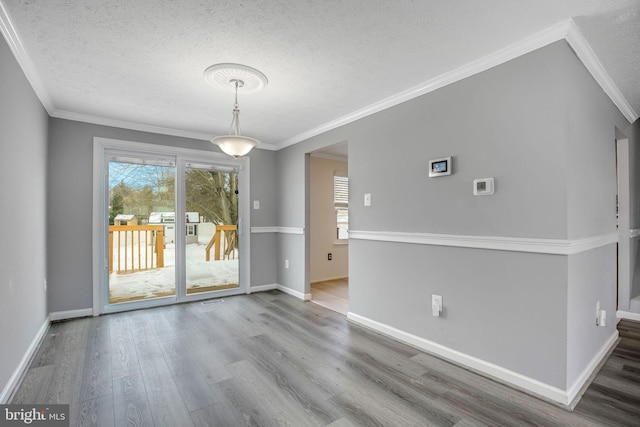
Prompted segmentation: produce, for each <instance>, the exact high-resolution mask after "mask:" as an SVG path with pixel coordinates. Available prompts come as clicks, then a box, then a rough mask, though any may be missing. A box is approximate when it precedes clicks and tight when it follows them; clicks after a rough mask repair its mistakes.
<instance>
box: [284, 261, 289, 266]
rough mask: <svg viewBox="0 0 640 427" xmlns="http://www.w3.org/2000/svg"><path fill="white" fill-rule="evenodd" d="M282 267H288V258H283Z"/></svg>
mask: <svg viewBox="0 0 640 427" xmlns="http://www.w3.org/2000/svg"><path fill="white" fill-rule="evenodd" d="M284 268H289V260H288V259H285V260H284Z"/></svg>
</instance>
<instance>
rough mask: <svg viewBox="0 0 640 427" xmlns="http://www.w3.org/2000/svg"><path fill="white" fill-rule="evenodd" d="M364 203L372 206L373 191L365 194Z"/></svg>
mask: <svg viewBox="0 0 640 427" xmlns="http://www.w3.org/2000/svg"><path fill="white" fill-rule="evenodd" d="M364 205H365V206H371V193H365V195H364Z"/></svg>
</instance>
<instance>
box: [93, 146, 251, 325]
mask: <svg viewBox="0 0 640 427" xmlns="http://www.w3.org/2000/svg"><path fill="white" fill-rule="evenodd" d="M107 150H122V151H129V152H132V151H134V152H139V153H141V154H143V155H144V154H147V155H158V156H169V157H174V158H175V160H176V174H178V173H179V172H180V170H183V169H184V166H183V165H184V161H185V160H192V161H193V160H196V159H197V160H199V161H201V162H212V163H216V164H222V165H229V166H234V167H237V168H238V169H239V173H238V190H239V195H238V202H239V203H238V205H239V212H238V239H239V243H240V248H241V251H242V253H241V255H240V256H239V262H240V265H239V275H240V277H239V279H240V283H239V285H240V286H239V287H238V288H236V289H229V290H223V291H218V292H215V293H202V294H193V295H186V294H185V292H183V291H180V290H179V288H180V286H178V283H176V295H175V296H172V297H166V298H154V299H150V300H141V301H133V302H128V303H122V304H120V305H109V303H108V290H107V287H106V286H105V283H106V282H108V274H109V273H108V269H109V266H108V254H107V238H106V236H107V228H106V227H107V206H108V200H107V196H106V194H108V192H107V191H106V189H107V188H108V185H109V184H108V182H107V172H106V169H105V165H106V161H107V156H106V155H105V152H106V151H107ZM249 166H250V160H249V158H248V157H243V158H241V159H233V158H231V157H229V156H226V155H224V154H220V153H216V152H211V151H205V150H194V149H188V148H179V147H172V146H165V145H156V144H148V143H141V142H133V141H123V140H116V139H108V138H100V137H95V138H93V246H92V247H93V254H92V257H93V315H94V316H98V315H100V314H103V313H110V312H116V311H125V310H135V309H138V308H146V307H154V306H159V305H169V304H174V303H176V302H184V301H195V300H202V299H208V298H212V297H215V298H218V297H222V296H228V295H236V294H241V293H247V292H248V291H249V286H250V283H251V281H250V268H249V266H250V265H251V264H250V253H251V249H250V234H249V229H250V218H249V215H250V209H249V203H250V194H249V191H250V182H249V177H250V173H249V172H250V171H249ZM177 176H180V175H177ZM179 185H183V183H182V182H180V183H179ZM178 199H179V200H178ZM178 203H182V204H178ZM183 205H184V195H182V192H180V191H176V209H178V207H179V206H183ZM176 219H177V220H178V223H177V224H176V229H177V230H181V229H182V228H180V223H179V222H180V215H176ZM182 222H184V219H183V220H182ZM182 226H184V224H182ZM178 234H181V233H177V235H178ZM177 235H176V237H177ZM176 258H177V259H176V263H177V262H179V260H180V258H178V254H176Z"/></svg>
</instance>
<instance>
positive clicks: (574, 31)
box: [565, 20, 638, 123]
mask: <svg viewBox="0 0 640 427" xmlns="http://www.w3.org/2000/svg"><path fill="white" fill-rule="evenodd" d="M565 39H566V40H567V43H569V46H571V48H572V49H573V50H574V52H575V53H576V55H578V58H579V59H580V61H581V62H582V64H583V65H584V66H585V68H586V69H587V70H588V71H589V73H591V75H592V76H593V78H594V79H595V80H596V82H598V84H599V85H600V87H601V88H602V90H604V92H605V93H606V94H607V96H609V98H610V99H611V101H612V102H613V103H614V104H615V106H616V107H618V110H620V112H621V113H622V114H623V115H624V117H625V118H626V119H627V120H628V121H629V123H633V122H635V121H636V120H637V119H638V113H637V112H636V111H635V110H634V109H633V107H632V106H631V104H629V102H628V101H627V99H626V98H625V97H624V95H623V94H622V92H620V89H618V87H617V86H616V85H615V83H613V80H612V79H611V76H610V75H609V73H607V70H605V68H604V66H603V65H602V63H601V62H600V60H599V59H598V57H597V56H596V54H595V52H594V51H593V49H592V48H591V46H590V45H589V43H587V40H586V39H585V38H584V36H583V35H582V32H580V29H579V28H578V26H577V25H576V23H575V22H574V21H573V20H570V21H569V28H568V29H567V35H566V37H565Z"/></svg>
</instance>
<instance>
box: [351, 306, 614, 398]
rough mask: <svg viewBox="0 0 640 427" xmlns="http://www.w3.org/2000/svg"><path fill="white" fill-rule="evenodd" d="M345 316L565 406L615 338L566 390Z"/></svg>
mask: <svg viewBox="0 0 640 427" xmlns="http://www.w3.org/2000/svg"><path fill="white" fill-rule="evenodd" d="M347 319H349V320H350V321H352V322H354V323H357V324H359V325H362V326H365V327H367V328H370V329H373V330H375V331H377V332H380V333H382V334H384V335H387V336H389V337H391V338H394V339H396V340H398V341H401V342H404V343H406V344H409V345H411V346H413V347H415V348H417V349H419V350H423V351H426V352H428V353H432V354H434V355H436V356H439V357H442V358H443V359H446V360H448V361H450V362H453V363H456V364H458V365H461V366H464V367H465V368H468V369H471V370H472V371H474V372H477V373H479V374H483V375H486V376H489V377H491V378H493V379H496V380H498V381H500V382H503V383H505V384H507V385H510V386H512V387H515V388H517V389H520V390H522V391H524V392H527V393H530V394H533V395H536V396H537V397H540V398H543V399H545V400H549V401H552V402H554V403H557V404H560V405H562V406H567V407H568V406H569V405H570V404H571V402H572V401H573V399H574V398H575V397H576V396H577V395H578V393H579V392H580V390H581V388H582V386H583V385H584V384H585V383H586V381H587V380H588V379H589V377H590V376H591V373H592V372H593V370H594V369H596V368H597V366H598V364H599V363H600V361H601V360H602V358H603V357H605V356H606V355H607V354H608V352H609V350H610V348H611V346H613V345H615V343H616V341H617V333H616V334H615V336H612V337H611V338H610V339H609V340H608V341H607V342H606V343H605V345H604V346H603V347H602V349H601V350H600V351H599V352H598V354H597V355H596V356H595V357H594V359H593V360H592V361H591V363H590V364H589V366H587V368H585V370H584V372H583V373H582V374H581V375H580V377H579V378H578V380H576V382H575V383H574V385H573V386H572V387H571V389H570V390H569V391H565V390H561V389H559V388H557V387H554V386H551V385H549V384H546V383H543V382H541V381H538V380H536V379H534V378H530V377H527V376H525V375H522V374H519V373H517V372H514V371H511V370H509V369H506V368H503V367H501V366H498V365H495V364H493V363H490V362H487V361H485V360H481V359H478V358H476V357H473V356H470V355H468V354H464V353H461V352H459V351H457V350H453V349H451V348H448V347H445V346H443V345H440V344H438V343H435V342H433V341H429V340H427V339H424V338H421V337H418V336H416V335H413V334H410V333H407V332H404V331H401V330H399V329H396V328H394V327H392V326H389V325H385V324H383V323H380V322H376V321H375V320H371V319H369V318H366V317H364V316H360V315H358V314H355V313H352V312H349V313H348V314H347Z"/></svg>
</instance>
